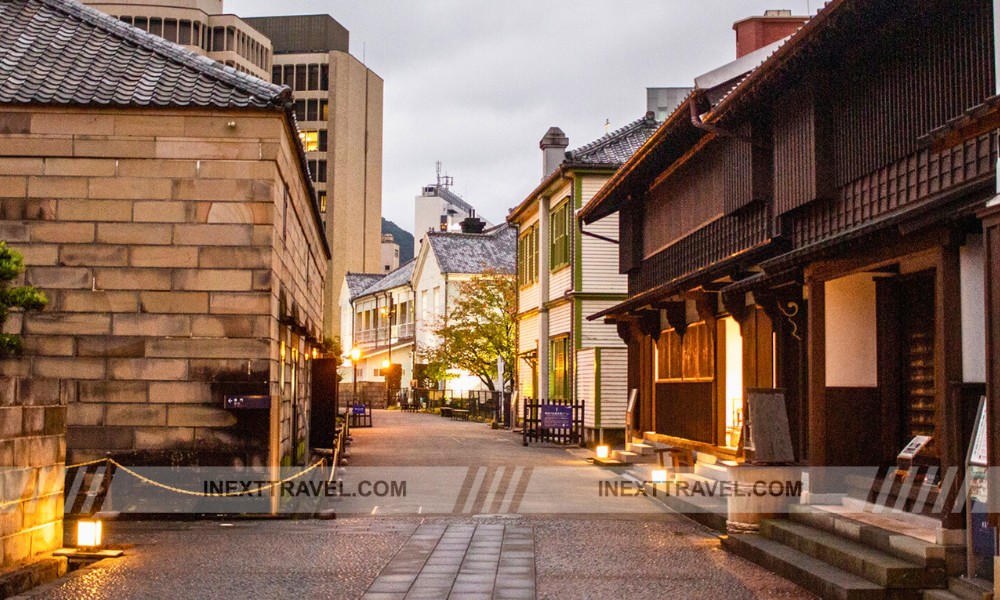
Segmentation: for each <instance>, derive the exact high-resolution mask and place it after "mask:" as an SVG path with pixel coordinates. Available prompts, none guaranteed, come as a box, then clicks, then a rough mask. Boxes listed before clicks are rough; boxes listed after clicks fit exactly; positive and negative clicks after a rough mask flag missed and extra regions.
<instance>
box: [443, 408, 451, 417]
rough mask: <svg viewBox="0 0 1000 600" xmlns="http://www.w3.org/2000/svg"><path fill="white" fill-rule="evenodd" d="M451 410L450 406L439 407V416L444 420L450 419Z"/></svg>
mask: <svg viewBox="0 0 1000 600" xmlns="http://www.w3.org/2000/svg"><path fill="white" fill-rule="evenodd" d="M451 412H452V408H451V407H450V406H442V407H441V416H442V417H446V418H451Z"/></svg>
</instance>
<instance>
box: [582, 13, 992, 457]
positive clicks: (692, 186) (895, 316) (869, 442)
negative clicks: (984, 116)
mask: <svg viewBox="0 0 1000 600" xmlns="http://www.w3.org/2000/svg"><path fill="white" fill-rule="evenodd" d="M992 12H993V11H992V4H991V3H990V2H988V1H985V0H975V1H972V2H965V3H962V4H961V5H960V6H959V5H957V4H955V3H951V2H940V1H931V2H922V3H918V4H916V5H914V4H913V3H910V2H900V1H891V2H872V1H868V0H835V1H834V2H831V3H829V5H828V6H827V7H825V8H824V9H822V10H821V11H820V12H819V13H818V15H817V16H816V17H814V18H813V19H811V20H810V21H808V23H806V24H805V25H804V26H803V27H802V28H801V29H800V30H799V31H798V32H797V33H796V34H795V35H793V36H792V37H791V38H789V39H788V41H787V42H785V43H784V44H783V45H781V46H780V47H779V48H778V49H777V50H775V51H774V52H773V54H772V55H771V56H770V57H769V58H768V59H767V60H766V61H765V62H764V63H763V64H761V65H760V66H759V67H758V68H756V69H755V70H753V72H752V73H750V74H749V75H748V76H746V77H745V78H742V79H740V80H737V81H736V82H735V84H724V85H721V86H717V87H715V88H710V89H696V90H695V92H694V93H693V94H692V95H691V96H690V97H689V98H688V99H687V101H686V102H685V103H684V104H683V105H682V106H681V107H680V108H678V109H677V110H676V111H675V112H674V114H673V115H672V116H671V117H670V118H669V119H668V120H667V122H666V123H665V125H664V126H663V127H662V128H661V129H660V130H659V131H657V133H656V134H655V135H654V136H653V137H652V138H651V139H650V140H649V142H647V143H646V144H645V145H644V146H643V147H642V148H641V149H640V150H639V151H638V152H637V153H636V155H635V156H634V157H633V158H632V159H631V160H630V161H629V162H628V163H627V164H626V165H625V166H624V167H623V168H622V169H621V170H620V171H619V172H618V173H617V174H616V175H615V176H614V177H613V178H612V179H611V180H610V181H609V183H608V184H607V185H606V186H605V187H604V188H603V189H602V190H601V191H600V192H599V193H598V194H597V195H596V196H595V197H594V199H593V200H592V201H591V202H590V203H589V204H588V205H587V206H586V207H584V209H583V211H582V213H581V218H582V219H583V221H584V222H585V223H592V222H595V221H598V220H599V219H602V218H604V217H606V216H608V215H611V214H614V213H618V214H619V215H620V237H621V242H622V243H621V246H620V268H621V270H622V272H623V273H627V274H628V279H629V298H628V300H626V301H625V302H623V303H621V304H618V305H617V306H615V307H612V308H610V309H608V310H605V311H602V312H600V313H597V314H595V315H592V316H591V318H597V319H600V318H603V319H605V320H608V321H611V322H615V323H617V324H618V327H619V330H620V332H621V334H622V335H623V337H625V339H627V340H628V344H629V387H630V388H635V389H638V390H639V397H640V402H639V409H638V414H637V418H638V421H639V423H640V426H641V427H642V428H643V429H645V430H649V431H655V432H657V433H658V434H660V435H661V436H662V437H663V438H664V441H668V442H671V443H673V444H676V445H679V446H682V447H686V448H689V449H692V450H695V451H698V452H702V453H705V454H706V455H712V456H715V457H726V458H737V452H736V446H737V443H736V441H737V439H738V434H739V430H740V419H741V414H740V408H741V406H742V403H743V397H744V390H745V389H746V388H748V387H760V388H783V389H784V390H785V394H786V402H787V411H788V417H789V422H790V426H791V433H792V441H793V445H794V449H795V456H796V459H797V461H799V462H800V463H802V464H809V465H886V464H891V463H893V462H895V459H896V455H897V454H898V453H899V452H900V450H901V449H902V448H903V446H904V445H905V444H906V443H907V441H909V440H910V439H911V438H912V437H913V436H916V435H929V436H931V437H932V438H933V441H932V443H931V446H930V447H929V448H928V450H927V451H926V456H925V457H926V458H928V459H930V460H932V461H933V462H934V463H936V464H938V465H940V466H942V467H948V466H959V465H961V463H962V459H963V457H964V454H965V450H966V448H967V445H968V441H969V435H970V428H971V422H972V420H973V419H972V416H973V413H974V411H975V407H976V406H977V403H978V400H979V398H980V396H981V395H982V394H983V393H984V391H985V385H984V384H985V382H986V359H985V357H986V356H987V354H986V351H985V350H986V345H985V344H986V340H985V336H984V331H985V323H986V321H985V319H986V316H985V311H984V310H983V302H982V300H983V285H984V264H988V262H987V261H984V244H983V237H982V224H981V222H980V219H979V218H978V217H977V215H976V211H977V210H979V209H981V208H983V207H984V205H985V202H986V199H987V198H990V197H991V196H992V195H993V193H994V179H995V156H996V147H995V143H993V142H992V141H991V136H990V130H989V128H988V127H981V128H980V129H970V128H968V127H966V128H965V129H961V130H958V132H957V133H956V129H955V127H954V123H953V121H954V120H955V119H957V118H960V117H963V115H965V113H966V111H967V110H969V109H972V108H974V107H976V106H978V105H981V104H983V103H984V102H985V101H987V99H989V98H990V97H991V96H992V95H993V94H994V74H993V73H994V70H993V26H992Z"/></svg>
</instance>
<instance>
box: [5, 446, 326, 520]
mask: <svg viewBox="0 0 1000 600" xmlns="http://www.w3.org/2000/svg"><path fill="white" fill-rule="evenodd" d="M325 462H326V459H325V458H321V459H319V460H317V461H316V462H314V463H313V464H311V465H309V466H308V467H307V468H305V469H304V470H302V471H300V472H299V473H296V474H295V475H292V476H290V477H286V478H284V479H281V480H279V481H272V482H271V483H268V484H267V485H262V486H260V487H257V488H255V489H254V490H252V491H253V492H256V493H260V492H263V491H265V490H271V489H274V488H276V487H279V486H281V485H284V484H286V483H288V482H291V481H295V480H296V479H299V478H300V477H302V476H304V475H305V474H307V473H309V472H311V471H314V470H316V469H317V468H319V467H321V466H322V465H323V464H324V463H325ZM98 463H108V464H110V465H114V466H115V467H117V468H119V469H121V470H122V471H124V472H126V473H128V474H129V475H131V476H132V477H135V478H136V479H138V480H139V481H142V482H143V483H146V484H149V485H152V486H154V487H158V488H161V489H164V490H167V491H171V492H174V493H177V494H184V495H187V496H201V497H205V498H229V497H233V496H243V495H246V494H247V492H248V490H240V491H238V492H219V493H207V492H192V491H191V490H185V489H183V488H179V487H174V486H170V485H167V484H165V483H160V482H159V481H155V480H153V479H150V478H149V477H146V476H144V475H140V474H139V473H136V472H135V471H133V470H132V469H130V468H128V467H126V466H125V465H123V464H121V463H120V462H118V461H116V460H115V459H113V458H98V459H95V460H90V461H87V462H82V463H76V464H72V465H66V467H65V468H66V469H77V468H80V467H88V466H90V465H96V464H98ZM26 500H30V498H19V499H17V500H10V501H7V502H0V510H4V509H6V508H8V507H10V506H16V505H18V504H21V503H22V502H24V501H26Z"/></svg>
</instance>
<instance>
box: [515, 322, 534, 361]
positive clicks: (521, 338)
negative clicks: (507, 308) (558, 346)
mask: <svg viewBox="0 0 1000 600" xmlns="http://www.w3.org/2000/svg"><path fill="white" fill-rule="evenodd" d="M517 342H518V343H517V351H518V353H522V352H528V351H531V350H535V349H536V348H537V347H538V314H537V313H536V314H533V315H531V316H528V317H524V318H522V319H520V320H519V321H518V322H517Z"/></svg>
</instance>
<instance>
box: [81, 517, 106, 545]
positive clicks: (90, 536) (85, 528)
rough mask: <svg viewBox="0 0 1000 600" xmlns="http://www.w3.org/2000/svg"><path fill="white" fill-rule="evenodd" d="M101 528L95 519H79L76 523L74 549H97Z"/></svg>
mask: <svg viewBox="0 0 1000 600" xmlns="http://www.w3.org/2000/svg"><path fill="white" fill-rule="evenodd" d="M102 529H103V527H102V526H101V522H100V521H98V520H96V519H81V520H79V521H77V522H76V547H77V548H99V547H100V546H101V536H102V533H103V531H102Z"/></svg>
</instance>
